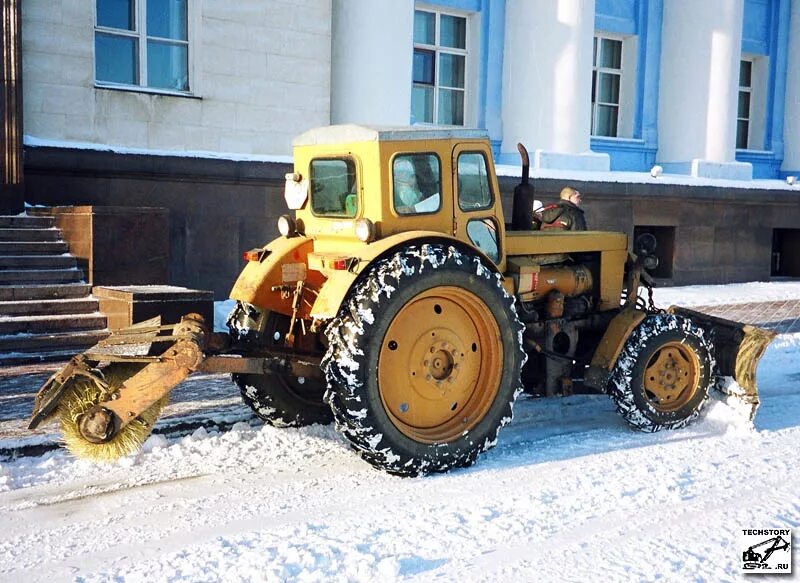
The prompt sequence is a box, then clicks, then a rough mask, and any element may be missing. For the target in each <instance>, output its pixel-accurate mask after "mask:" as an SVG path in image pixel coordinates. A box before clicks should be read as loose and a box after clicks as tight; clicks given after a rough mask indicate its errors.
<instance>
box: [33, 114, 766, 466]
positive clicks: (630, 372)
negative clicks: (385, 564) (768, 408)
mask: <svg viewBox="0 0 800 583" xmlns="http://www.w3.org/2000/svg"><path fill="white" fill-rule="evenodd" d="M520 153H521V154H522V155H523V161H525V163H524V167H523V181H522V183H521V184H520V185H519V186H518V187H517V188H516V189H515V193H514V195H515V196H514V204H515V209H514V213H513V216H514V221H513V224H512V225H506V224H505V221H504V219H503V211H502V207H501V204H500V191H499V189H498V185H497V178H496V175H495V171H494V165H493V160H492V153H491V146H490V143H489V140H488V137H487V136H486V134H485V132H481V131H476V130H439V129H436V130H434V129H430V128H422V129H420V128H411V129H386V130H384V129H374V128H366V127H360V126H334V127H327V128H320V129H317V130H312V131H310V132H307V133H306V134H303V135H302V136H300V137H299V138H298V139H297V140H295V146H294V172H293V173H291V174H288V175H287V176H286V188H285V199H286V202H287V205H288V207H289V209H291V210H292V211H294V214H293V215H284V216H282V217H281V218H280V220H279V222H278V228H279V231H280V233H281V236H280V237H278V238H277V239H275V240H274V241H272V242H271V243H269V244H268V245H266V246H264V247H261V248H256V249H253V250H251V251H248V252H246V253H245V259H246V260H247V264H246V265H245V267H244V269H243V271H242V273H241V275H240V276H239V278H238V280H237V281H236V283H235V285H234V287H233V290H232V291H231V294H230V296H231V298H232V299H234V300H236V301H237V304H236V307H235V309H234V310H233V312H232V313H231V315H230V316H229V318H228V326H229V328H230V333H229V334H213V333H211V332H210V331H209V330H208V327H207V325H206V323H205V322H203V321H202V319H201V318H199V317H198V316H196V315H187V316H186V317H184V318H183V319H182V321H181V322H180V323H178V324H174V325H161V323H160V322H159V321H158V320H157V319H156V320H152V321H148V322H143V323H140V324H137V325H136V326H133V327H131V328H127V329H124V330H120V331H117V332H115V333H113V334H112V335H111V336H109V338H107V339H106V340H104V341H103V342H101V343H99V344H98V345H96V346H95V347H94V348H92V349H90V350H89V351H87V352H85V353H83V354H80V355H78V356H76V357H75V358H73V359H72V361H70V363H69V364H67V365H66V366H65V367H64V368H63V369H61V370H60V371H58V372H57V373H56V374H55V375H53V376H52V377H51V378H50V379H49V380H48V381H47V382H46V383H45V385H44V386H43V387H42V388H41V389H40V391H39V393H38V395H37V397H36V403H35V406H34V412H33V418H32V420H31V424H30V427H31V428H35V427H36V426H38V425H39V424H40V423H42V422H44V421H46V420H48V419H50V418H55V417H57V418H58V419H59V420H60V423H61V428H62V432H63V434H64V439H65V441H66V444H67V447H68V448H69V449H70V451H72V452H73V453H74V454H75V455H78V456H82V457H87V458H90V459H95V460H110V459H115V458H117V457H119V456H122V455H126V454H128V453H130V452H132V451H135V450H136V449H137V448H138V447H139V446H140V445H141V444H142V443H143V441H144V440H145V439H146V438H147V435H148V434H149V432H150V430H151V429H152V426H153V423H154V422H155V420H156V419H157V417H158V415H159V413H160V411H161V409H162V408H163V406H164V404H165V402H166V400H167V398H168V395H169V392H170V390H171V389H172V388H173V387H175V386H176V385H177V384H179V383H180V382H181V381H183V380H184V379H185V378H187V377H188V376H189V375H190V374H192V373H193V372H195V371H206V372H229V373H232V378H233V381H234V383H236V384H237V385H238V386H239V389H240V391H241V394H242V398H243V399H244V401H245V402H246V403H247V404H248V405H249V406H250V407H251V408H252V409H253V411H254V412H255V414H256V415H257V416H259V417H260V418H261V419H263V420H264V421H266V422H267V423H270V424H272V425H275V426H280V427H286V426H301V425H308V424H312V423H329V422H331V421H335V423H336V428H337V429H338V430H339V431H340V432H341V433H342V435H343V436H344V437H345V438H346V439H347V440H349V442H350V443H351V444H352V445H353V447H354V449H355V450H356V451H357V452H358V453H359V455H361V457H363V458H364V459H365V460H367V461H368V462H369V463H371V464H373V465H374V466H376V467H378V468H381V469H384V470H386V471H388V472H391V473H395V474H400V475H419V474H424V473H429V472H441V471H446V470H449V469H451V468H454V467H463V466H467V465H470V464H471V463H473V461H474V460H475V459H476V458H477V456H478V455H479V454H480V453H481V452H483V451H485V450H487V449H489V448H491V447H492V446H493V445H494V444H495V443H496V440H497V435H498V432H499V430H500V428H501V427H502V426H503V425H505V424H506V423H508V421H510V419H511V414H512V407H513V403H514V399H515V398H516V397H517V395H518V394H519V393H520V392H521V391H523V390H525V391H527V392H529V393H531V394H533V395H537V396H548V397H549V396H554V395H568V394H571V393H573V392H575V391H581V392H604V393H607V394H608V395H609V396H610V397H611V398H612V399H613V400H614V401H615V403H616V405H617V410H618V411H619V413H620V414H621V415H622V416H623V417H624V418H625V420H626V421H627V422H628V423H629V424H630V425H631V426H633V427H634V428H636V429H639V430H642V431H657V430H660V429H677V428H680V427H683V426H684V425H686V424H687V423H689V422H690V421H691V420H692V419H693V418H695V417H696V416H697V415H698V413H699V411H700V409H701V408H702V407H703V405H704V404H705V402H706V401H707V399H708V396H709V391H710V390H711V389H712V388H714V387H717V386H722V384H721V383H720V382H719V381H720V379H721V378H722V377H725V376H732V377H734V379H735V380H736V382H737V383H738V385H733V386H736V387H737V388H736V391H735V392H736V393H737V394H736V396H737V397H739V398H740V399H742V400H744V401H745V402H747V403H748V404H749V405H750V406H751V408H752V409H751V410H752V413H753V414H755V410H756V407H757V406H758V392H757V389H756V382H755V371H756V366H757V363H758V360H759V359H760V358H761V356H762V355H763V353H764V350H765V349H766V347H767V345H768V344H769V342H770V341H771V339H772V338H773V336H774V334H773V333H772V332H768V331H765V330H761V329H759V328H755V327H752V326H746V325H742V324H738V323H736V322H731V321H728V320H722V319H720V318H714V317H711V316H707V315H704V314H700V313H697V312H693V311H691V310H687V309H683V308H671V309H669V310H661V309H658V308H656V307H655V306H654V305H653V301H652V280H651V279H650V276H649V275H648V270H652V269H653V268H654V267H656V266H657V260H656V258H655V256H654V255H653V253H654V250H655V245H656V241H655V239H654V238H653V237H652V236H644V237H642V238H639V239H638V240H637V241H635V242H634V244H633V245H632V249H629V242H628V238H627V236H626V235H625V234H623V233H612V232H600V231H583V232H566V231H555V230H548V231H536V230H532V226H533V222H532V218H533V217H532V214H531V211H530V205H531V202H532V199H533V196H532V186H531V185H530V184H529V183H528V180H527V177H528V168H527V163H526V161H527V152H525V149H524V148H523V147H520ZM641 290H645V291H646V292H647V293H646V294H645V295H646V296H647V297H644V296H643V295H640V291H641ZM729 386H730V384H729Z"/></svg>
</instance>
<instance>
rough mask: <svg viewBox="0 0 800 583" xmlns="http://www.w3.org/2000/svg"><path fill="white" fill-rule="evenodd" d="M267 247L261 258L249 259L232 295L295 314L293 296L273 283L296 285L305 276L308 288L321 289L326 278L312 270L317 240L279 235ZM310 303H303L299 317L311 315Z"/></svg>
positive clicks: (271, 308) (245, 300)
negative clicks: (311, 260)
mask: <svg viewBox="0 0 800 583" xmlns="http://www.w3.org/2000/svg"><path fill="white" fill-rule="evenodd" d="M264 249H265V256H264V257H263V258H262V260H261V261H248V262H247V265H245V266H244V269H242V272H241V273H240V274H239V277H238V279H237V280H236V283H234V284H233V289H231V293H230V298H231V299H232V300H238V301H241V302H247V303H248V304H252V305H254V306H257V307H258V308H261V309H268V310H272V311H274V312H280V313H282V314H291V313H292V297H291V295H288V294H281V293H280V292H278V291H272V288H273V286H280V285H287V286H292V287H293V286H294V285H296V283H297V281H299V280H301V279H304V280H305V287H307V288H311V289H312V290H314V291H318V290H320V289H321V288H322V287H323V283H324V282H325V277H324V276H323V275H322V274H321V273H320V272H319V271H316V270H309V269H308V254H309V253H311V252H313V251H314V241H313V240H312V239H308V238H306V237H291V238H286V237H278V238H277V239H275V240H273V241H272V242H270V243H269V244H267V246H266V247H265V248H264ZM309 312H310V306H309V304H308V303H307V302H300V306H299V309H298V316H299V317H301V318H308V317H309Z"/></svg>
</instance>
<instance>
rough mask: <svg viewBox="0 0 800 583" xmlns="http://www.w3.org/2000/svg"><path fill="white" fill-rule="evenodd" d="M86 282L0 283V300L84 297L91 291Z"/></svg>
mask: <svg viewBox="0 0 800 583" xmlns="http://www.w3.org/2000/svg"><path fill="white" fill-rule="evenodd" d="M91 289H92V286H90V285H89V284H88V283H65V284H59V285H47V284H40V285H0V301H3V302H9V301H24V300H58V299H66V298H85V297H86V296H88V295H89V293H90V292H91Z"/></svg>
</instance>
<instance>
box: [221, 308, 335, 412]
mask: <svg viewBox="0 0 800 583" xmlns="http://www.w3.org/2000/svg"><path fill="white" fill-rule="evenodd" d="M248 315H249V316H250V317H249V319H248V318H247V317H246V316H248ZM290 320H291V319H290V318H289V316H286V315H284V314H278V313H276V312H268V311H264V312H260V311H258V310H256V309H255V308H253V307H251V306H245V305H242V304H240V305H238V306H237V307H236V310H235V311H234V313H233V314H232V317H231V318H230V321H229V322H228V326H229V328H230V330H231V336H232V337H233V338H234V339H235V340H236V341H238V342H239V343H240V344H241V345H242V346H245V347H246V348H247V353H248V354H253V355H257V354H259V352H260V351H262V350H268V349H270V348H272V347H280V348H284V347H285V338H286V334H287V333H288V332H289V324H290ZM247 323H249V324H251V326H252V327H248V326H246V325H245V324H247ZM298 327H299V326H298ZM292 348H295V349H297V350H299V351H301V352H302V353H306V354H313V353H315V352H316V353H317V354H319V351H320V346H319V343H318V341H317V338H316V335H312V334H307V335H298V336H297V337H296V338H295V341H294V344H293V345H292ZM231 378H232V379H233V382H234V383H236V386H237V387H239V390H240V391H241V394H242V400H243V401H244V403H245V404H246V405H247V406H248V407H250V408H251V409H252V410H253V412H254V413H255V414H256V416H257V417H258V418H259V419H261V420H262V421H265V422H266V423H268V424H270V425H273V426H275V427H304V426H306V425H313V424H315V423H319V424H321V425H327V424H329V423H330V422H331V421H332V420H333V417H332V415H331V410H330V407H328V405H327V404H325V403H324V402H323V400H322V397H323V394H324V393H325V382H324V381H323V380H322V379H319V378H304V377H297V376H294V375H290V374H285V373H281V372H272V373H270V374H261V375H255V374H233V375H231Z"/></svg>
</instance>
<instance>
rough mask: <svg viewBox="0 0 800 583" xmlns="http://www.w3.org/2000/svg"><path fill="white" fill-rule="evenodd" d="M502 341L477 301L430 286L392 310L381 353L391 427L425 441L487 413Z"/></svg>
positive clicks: (445, 436)
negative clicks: (396, 309) (393, 425)
mask: <svg viewBox="0 0 800 583" xmlns="http://www.w3.org/2000/svg"><path fill="white" fill-rule="evenodd" d="M501 354H502V344H501V341H500V332H499V329H498V328H497V323H496V322H495V320H494V317H493V315H492V313H491V311H490V310H489V308H488V307H487V306H486V304H485V303H483V301H482V300H480V299H479V298H478V297H477V296H475V295H474V294H473V293H472V292H469V291H467V290H465V289H462V288H456V287H450V286H443V287H437V288H432V289H430V290H428V291H425V292H422V293H421V294H419V295H417V296H416V297H414V298H412V299H411V300H410V301H409V302H408V303H407V304H406V305H405V306H403V308H402V309H401V310H400V311H399V312H398V313H397V315H396V316H395V317H394V319H393V320H392V323H391V324H390V325H389V328H388V329H387V331H386V335H385V337H384V341H383V345H382V349H381V353H380V356H379V360H378V384H379V390H380V395H381V400H382V402H383V404H384V408H385V409H386V412H387V414H388V415H389V417H390V418H391V420H392V422H393V423H394V424H395V426H396V427H397V428H398V429H399V430H400V431H401V432H402V433H404V434H406V435H407V436H409V437H411V438H413V439H415V440H417V441H422V442H428V443H433V442H443V441H450V440H453V439H456V438H457V437H459V436H461V435H462V434H463V433H464V431H466V430H469V429H470V428H471V427H472V426H474V425H475V423H477V422H479V421H480V419H482V418H483V415H485V412H486V410H488V407H489V406H490V405H491V403H492V402H493V400H494V396H495V395H496V393H497V390H498V388H499V379H500V375H501V373H502V359H501Z"/></svg>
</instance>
